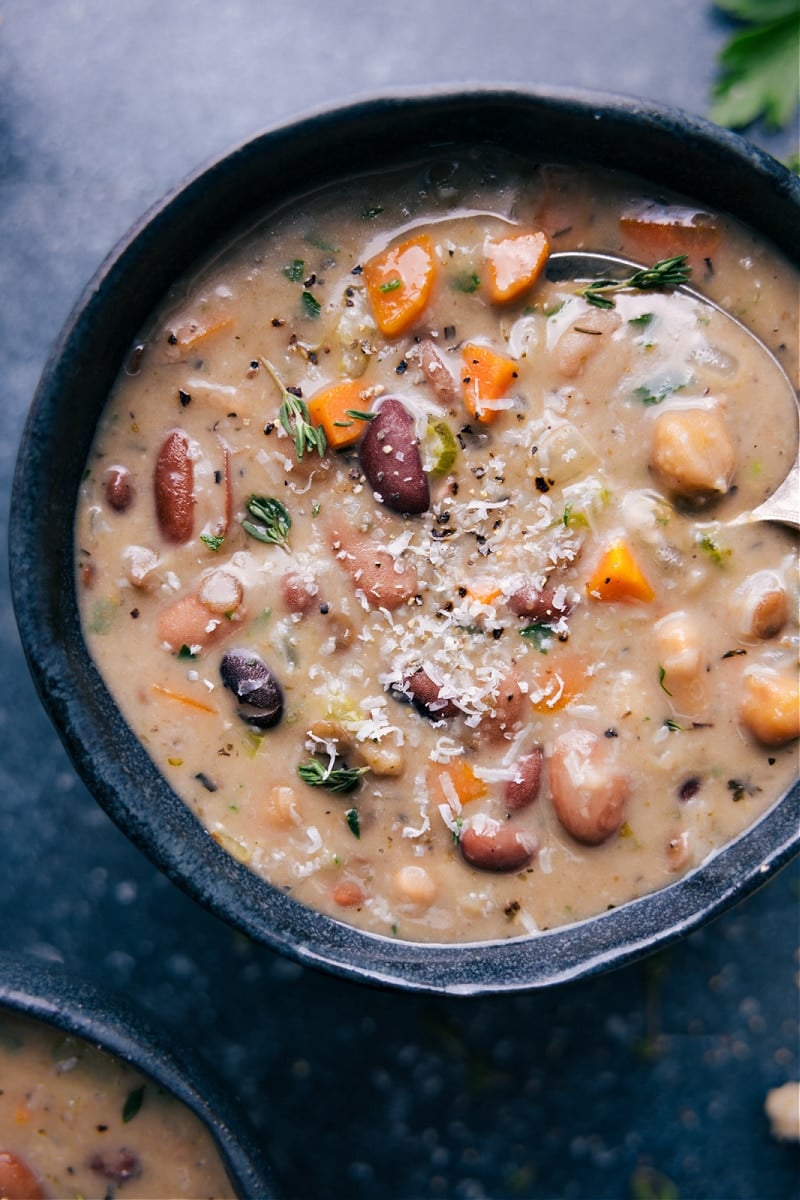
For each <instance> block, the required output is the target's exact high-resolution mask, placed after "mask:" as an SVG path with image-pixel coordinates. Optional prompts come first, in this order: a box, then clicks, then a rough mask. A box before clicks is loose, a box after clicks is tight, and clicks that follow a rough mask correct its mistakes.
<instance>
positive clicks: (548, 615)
mask: <svg viewBox="0 0 800 1200" xmlns="http://www.w3.org/2000/svg"><path fill="white" fill-rule="evenodd" d="M506 603H507V604H508V607H509V608H510V609H511V611H512V613H513V614H514V616H515V617H528V618H529V619H530V620H532V621H539V622H547V621H552V622H556V621H558V620H560V619H561V617H568V616H569V614H570V613H571V612H572V610H573V608H574V607H575V602H574V600H573V599H572V597H571V596H570V595H569V594H568V592H567V590H566V588H564V587H552V586H551V585H549V584H545V585H544V586H543V587H540V586H539V585H538V584H536V583H533V582H532V581H530V582H527V583H523V584H522V585H521V586H520V587H518V588H517V590H516V591H515V592H512V593H511V595H510V596H509V597H508V599H507V601H506Z"/></svg>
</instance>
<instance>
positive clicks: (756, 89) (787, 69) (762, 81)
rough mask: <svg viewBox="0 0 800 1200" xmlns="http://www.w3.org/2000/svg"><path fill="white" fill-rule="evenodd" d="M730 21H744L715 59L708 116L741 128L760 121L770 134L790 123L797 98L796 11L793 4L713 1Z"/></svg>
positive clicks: (799, 49)
mask: <svg viewBox="0 0 800 1200" xmlns="http://www.w3.org/2000/svg"><path fill="white" fill-rule="evenodd" d="M716 7H717V8H719V9H721V10H722V11H723V12H724V13H726V14H727V15H728V16H729V17H733V18H735V19H736V20H739V21H742V22H746V23H747V25H746V27H745V28H743V29H740V30H739V31H737V32H736V33H734V34H733V35H732V36H731V37H730V38H729V39H728V41H727V42H726V44H725V45H724V47H723V49H722V52H721V54H720V55H719V66H720V68H721V75H720V78H719V79H718V80H717V82H716V83H715V85H714V88H713V92H712V106H711V111H710V114H709V115H710V117H711V120H712V121H716V123H717V124H718V125H726V126H727V127H728V128H729V129H742V128H744V126H746V125H749V124H751V122H753V121H755V120H757V119H758V118H759V117H762V116H763V118H764V122H765V124H766V125H767V126H768V127H770V128H772V129H782V128H784V127H785V126H786V125H788V124H789V122H790V121H791V119H792V116H793V115H794V112H795V110H796V108H797V103H798V99H800V74H798V70H797V63H798V61H800V8H798V5H797V0H769V2H766V0H716Z"/></svg>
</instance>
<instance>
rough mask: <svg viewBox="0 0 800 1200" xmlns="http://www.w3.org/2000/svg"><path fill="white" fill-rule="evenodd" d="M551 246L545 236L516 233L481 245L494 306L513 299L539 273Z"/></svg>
mask: <svg viewBox="0 0 800 1200" xmlns="http://www.w3.org/2000/svg"><path fill="white" fill-rule="evenodd" d="M549 253H550V243H549V241H548V240H547V237H546V235H545V234H544V233H541V232H537V233H517V234H514V235H513V236H511V237H507V238H501V239H500V240H498V241H491V240H489V241H487V242H486V245H485V246H484V254H485V256H486V264H487V266H488V269H489V295H490V296H491V298H492V300H494V302H495V303H496V304H506V303H507V302H508V301H509V300H516V299H517V297H518V296H521V295H522V293H523V292H525V291H527V289H528V288H529V287H531V286H532V285H533V284H534V283H535V282H536V280H537V279H538V278H539V275H540V274H541V272H542V268H543V267H544V264H545V263H546V262H547V256H548V254H549Z"/></svg>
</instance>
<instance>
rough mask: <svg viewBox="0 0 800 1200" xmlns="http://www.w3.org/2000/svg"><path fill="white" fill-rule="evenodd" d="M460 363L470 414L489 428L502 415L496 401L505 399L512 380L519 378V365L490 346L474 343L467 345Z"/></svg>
mask: <svg viewBox="0 0 800 1200" xmlns="http://www.w3.org/2000/svg"><path fill="white" fill-rule="evenodd" d="M461 361H462V365H463V370H462V372H461V383H462V385H463V389H464V403H465V405H466V407H467V411H468V412H469V414H470V416H473V417H476V418H477V419H478V420H479V421H481V422H482V424H484V425H488V424H490V423H491V422H492V421H494V420H496V419H497V417H498V416H499V415H500V413H501V412H502V411H503V407H504V406H503V405H502V404H498V403H497V401H501V400H503V399H504V398H505V395H506V392H507V391H508V388H509V385H510V384H511V381H512V379H515V378H516V374H517V367H516V363H515V362H514V361H513V359H510V358H506V356H505V355H504V354H498V353H497V351H496V350H492V349H491V348H490V347H489V346H479V345H477V344H476V343H475V342H467V344H466V345H465V346H464V347H463V348H462V350H461Z"/></svg>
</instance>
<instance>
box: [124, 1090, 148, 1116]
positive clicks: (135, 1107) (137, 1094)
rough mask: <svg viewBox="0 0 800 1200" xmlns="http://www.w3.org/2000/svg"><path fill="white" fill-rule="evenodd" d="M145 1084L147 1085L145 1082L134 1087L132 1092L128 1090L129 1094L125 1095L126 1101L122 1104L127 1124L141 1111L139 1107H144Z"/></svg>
mask: <svg viewBox="0 0 800 1200" xmlns="http://www.w3.org/2000/svg"><path fill="white" fill-rule="evenodd" d="M145 1086H146V1085H145V1084H143V1083H142V1084H140V1085H139V1087H137V1088H134V1089H133V1091H132V1092H128V1095H127V1096H126V1097H125V1103H124V1104H123V1106H122V1120H123V1123H124V1124H125V1125H127V1124H128V1122H129V1121H132V1120H133V1118H134V1117H135V1116H136V1114H137V1113H138V1112H139V1109H140V1108H141V1107H142V1101H143V1100H144V1089H145Z"/></svg>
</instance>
